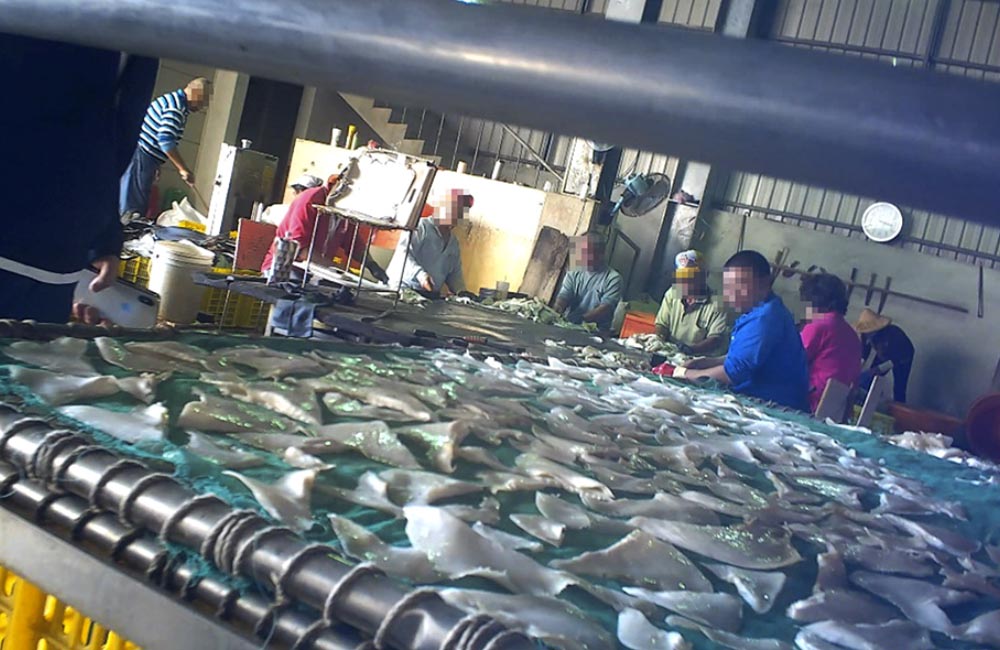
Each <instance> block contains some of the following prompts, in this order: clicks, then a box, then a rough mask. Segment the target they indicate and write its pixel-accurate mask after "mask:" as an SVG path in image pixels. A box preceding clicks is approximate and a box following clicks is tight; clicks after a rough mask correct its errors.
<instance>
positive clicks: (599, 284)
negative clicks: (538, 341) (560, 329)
mask: <svg viewBox="0 0 1000 650" xmlns="http://www.w3.org/2000/svg"><path fill="white" fill-rule="evenodd" d="M621 297H622V276H621V273H619V272H618V271H616V270H614V269H612V268H605V269H603V270H601V271H586V270H583V269H576V270H573V271H570V272H569V273H567V274H566V277H565V278H563V282H562V287H560V289H559V295H558V296H557V298H556V299H557V300H565V301H566V305H567V309H566V320H568V321H570V322H571V323H582V322H583V315H584V314H586V313H587V312H588V311H591V310H592V309H595V308H597V307H599V306H600V305H610V306H611V310H610V311H609V312H608V313H607V315H606V316H604V317H603V318H602V319H601V320H600V321H598V322H597V327H599V328H600V329H602V330H608V329H611V320H612V319H613V318H614V315H615V308H616V307H617V306H618V301H619V300H621Z"/></svg>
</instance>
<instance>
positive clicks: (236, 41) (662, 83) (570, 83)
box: [0, 0, 1000, 223]
mask: <svg viewBox="0 0 1000 650" xmlns="http://www.w3.org/2000/svg"><path fill="white" fill-rule="evenodd" d="M528 11H529V10H527V9H525V8H521V7H511V6H475V5H468V4H464V3H459V2H454V1H452V0H406V2H400V1H399V0H338V1H337V2H329V0H282V1H281V2H274V1H273V0H244V1H243V2H240V3H239V9H238V10H234V5H233V3H232V2H231V1H230V0H115V2H79V0H0V31H6V32H11V33H19V34H27V35H32V36H36V37H41V38H50V39H58V40H65V41H70V42H75V43H81V44H85V45H91V46H97V47H106V48H114V49H121V50H126V51H129V52H135V53H140V54H148V55H157V56H162V57H169V58H176V59H182V60H188V61H195V62H199V63H203V64H207V65H212V66H218V67H222V68H229V69H234V70H240V71H244V72H248V73H251V74H254V75H259V76H263V77H268V78H272V79H280V80H284V81H289V82H296V83H302V84H306V85H313V86H325V87H332V88H336V89H338V90H343V91H346V92H352V93H361V94H364V95H368V96H373V97H378V98H380V99H385V100H391V101H396V102H402V103H409V104H412V105H419V106H427V107H430V108H434V109H437V110H443V111H454V112H458V113H462V114H466V115H474V116H479V117H485V118H491V119H495V120H501V121H504V122H510V123H513V124H519V125H524V126H529V127H533V128H538V129H547V130H552V131H556V132H559V133H565V134H570V135H582V136H588V137H592V138H595V139H597V140H600V141H603V142H614V143H616V144H619V145H624V146H632V147H639V148H642V149H645V150H650V151H660V152H665V153H671V154H673V155H678V156H682V157H685V158H688V159H693V160H701V161H706V162H710V163H713V164H717V165H720V166H724V167H726V168H729V169H734V170H745V171H756V172H761V173H765V174H770V175H773V176H776V177H779V178H787V179H792V180H797V181H802V182H806V183H813V184H817V185H822V186H825V187H830V188H834V189H839V190H843V191H847V192H853V193H857V194H862V195H865V196H871V197H878V198H880V199H885V200H891V201H896V202H901V203H904V204H907V205H911V206H914V207H921V208H926V209H929V210H936V211H941V212H945V213H948V214H953V215H957V216H964V217H968V218H972V219H976V220H979V221H982V222H984V223H998V222H1000V218H998V216H997V214H996V211H995V209H994V205H995V204H996V200H995V192H996V188H997V187H1000V112H998V111H997V109H996V108H997V106H1000V85H995V84H988V83H985V82H977V81H972V80H968V79H964V78H958V77H954V76H950V75H944V74H936V73H931V72H927V71H920V70H911V69H900V68H894V67H891V66H888V65H883V64H879V63H876V62H871V61H863V60H855V59H852V58H848V57H843V56H836V55H832V54H825V53H818V52H809V51H803V50H801V49H796V48H789V47H786V46H782V45H778V44H774V43H768V42H761V41H753V40H748V41H745V40H737V39H727V38H723V37H720V36H715V35H706V34H699V33H694V32H686V31H680V30H668V29H665V28H661V27H656V26H643V25H625V24H618V23H615V22H612V21H599V20H593V19H588V18H587V17H583V16H577V15H575V14H572V13H570V12H565V13H562V12H546V11H537V12H534V13H531V14H529V13H528ZM573 52H580V53H583V52H587V53H588V55H587V57H586V58H585V59H584V58H583V57H582V56H581V58H580V59H579V60H574V59H571V58H567V54H568V53H573Z"/></svg>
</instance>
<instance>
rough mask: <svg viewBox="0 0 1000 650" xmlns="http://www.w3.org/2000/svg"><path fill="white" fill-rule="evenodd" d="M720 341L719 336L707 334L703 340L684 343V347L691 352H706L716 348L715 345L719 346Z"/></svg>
mask: <svg viewBox="0 0 1000 650" xmlns="http://www.w3.org/2000/svg"><path fill="white" fill-rule="evenodd" d="M721 343H722V337H721V336H709V337H708V338H706V339H705V340H703V341H699V342H697V343H692V344H691V345H686V346H684V347H686V348H687V349H688V350H690V351H691V354H704V353H706V352H709V351H710V350H714V349H716V348H717V347H719V345H720V344H721Z"/></svg>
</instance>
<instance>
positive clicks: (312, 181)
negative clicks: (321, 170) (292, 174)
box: [288, 174, 323, 190]
mask: <svg viewBox="0 0 1000 650" xmlns="http://www.w3.org/2000/svg"><path fill="white" fill-rule="evenodd" d="M322 184H323V179H321V178H319V177H318V176H313V175H312V174H302V175H301V176H299V177H298V178H296V179H295V180H294V181H292V182H291V183H289V184H288V187H301V188H302V189H306V190H309V189H312V188H314V187H319V186H320V185H322Z"/></svg>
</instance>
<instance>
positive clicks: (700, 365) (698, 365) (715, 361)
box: [683, 357, 726, 370]
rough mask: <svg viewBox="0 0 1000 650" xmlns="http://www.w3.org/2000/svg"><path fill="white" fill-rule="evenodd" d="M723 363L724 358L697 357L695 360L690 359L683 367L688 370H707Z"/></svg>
mask: <svg viewBox="0 0 1000 650" xmlns="http://www.w3.org/2000/svg"><path fill="white" fill-rule="evenodd" d="M725 362H726V357H699V358H697V359H691V360H690V361H688V362H687V363H685V364H684V365H683V367H684V368H687V369H688V370H708V369H709V368H715V367H717V366H721V365H722V364H724V363H725Z"/></svg>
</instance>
